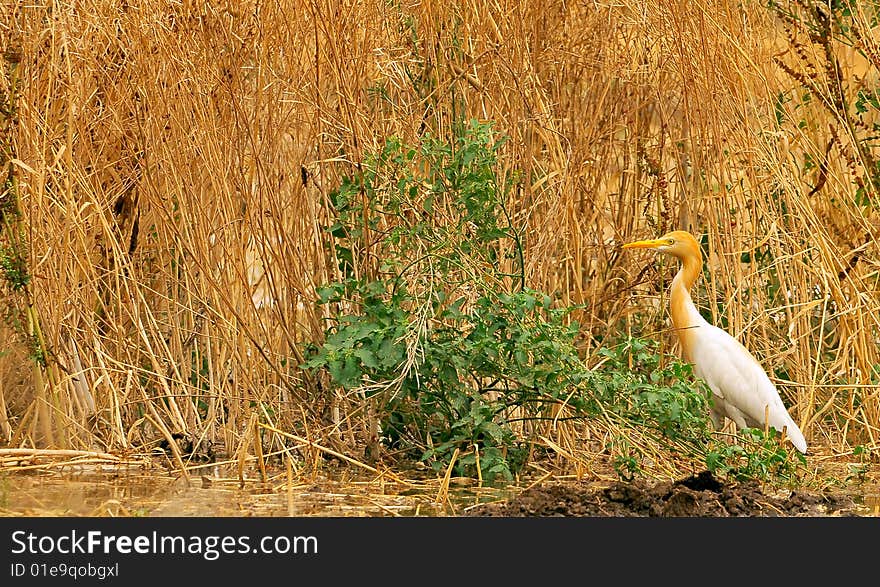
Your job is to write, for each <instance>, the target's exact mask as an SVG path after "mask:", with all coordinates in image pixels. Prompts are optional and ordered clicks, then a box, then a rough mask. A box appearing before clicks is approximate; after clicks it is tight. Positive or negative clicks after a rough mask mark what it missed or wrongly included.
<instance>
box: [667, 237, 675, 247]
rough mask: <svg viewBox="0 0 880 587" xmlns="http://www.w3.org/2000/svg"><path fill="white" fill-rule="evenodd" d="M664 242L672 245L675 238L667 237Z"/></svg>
mask: <svg viewBox="0 0 880 587" xmlns="http://www.w3.org/2000/svg"><path fill="white" fill-rule="evenodd" d="M666 243H667V244H670V245H674V244H675V239H674V238H671V239H668V240H667V241H666Z"/></svg>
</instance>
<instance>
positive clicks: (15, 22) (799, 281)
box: [0, 0, 880, 470]
mask: <svg viewBox="0 0 880 587" xmlns="http://www.w3.org/2000/svg"><path fill="white" fill-rule="evenodd" d="M765 4H766V3H763V2H743V3H731V2H724V1H720V0H702V1H697V2H692V1H687V2H685V1H668V0H662V1H660V0H649V1H647V2H644V1H630V0H623V1H622V2H602V1H597V2H559V1H556V2H549V3H537V2H525V1H521V0H520V1H515V0H498V1H492V2H475V1H472V0H471V1H468V0H460V1H457V2H453V3H449V2H433V1H425V2H398V1H393V0H361V1H359V2H351V1H331V0H313V1H310V2H298V1H287V0H271V1H257V0H245V1H234V2H233V1H229V2H212V1H195V0H183V1H180V2H167V1H164V0H162V1H160V0H131V1H128V2H117V1H113V2H111V1H108V0H91V1H89V0H82V1H46V2H39V1H36V2H34V1H28V2H24V1H23V0H7V1H6V2H4V3H3V6H2V7H0V49H2V52H3V56H4V57H3V59H4V60H3V63H2V65H3V67H4V69H3V75H2V76H0V95H2V96H3V97H4V100H6V102H5V104H10V103H11V102H14V107H15V108H14V110H13V109H10V108H6V109H5V110H4V112H3V114H2V116H3V127H2V135H0V136H2V141H3V145H2V147H3V163H4V167H5V166H7V165H8V166H9V168H10V169H11V172H12V174H13V176H14V178H15V183H14V185H13V187H9V184H7V189H5V191H4V193H3V198H4V202H3V207H2V210H3V214H4V220H3V222H4V224H3V232H2V234H3V237H2V243H0V244H2V245H3V246H5V247H10V246H12V244H14V242H13V241H11V240H10V239H12V238H13V237H12V236H10V235H13V234H19V235H21V238H22V242H23V243H24V244H25V245H26V250H27V267H28V271H29V274H30V275H31V279H30V281H29V282H28V284H27V285H26V287H24V288H23V289H19V290H16V291H13V290H12V289H11V288H9V287H6V286H4V289H3V296H4V305H5V306H6V307H7V310H6V312H5V318H6V319H5V320H4V321H3V323H2V325H0V340H2V350H3V352H2V354H0V399H2V402H0V435H2V439H0V442H2V443H5V444H7V445H9V446H12V447H31V446H34V447H46V448H64V449H78V450H99V451H108V452H125V451H134V452H137V451H146V450H149V448H150V447H152V446H154V445H155V443H157V442H159V441H161V440H162V439H165V440H166V441H167V442H170V443H171V444H172V445H174V444H175V442H176V440H177V439H179V434H180V433H181V432H185V433H187V434H188V435H190V436H191V437H192V441H193V442H194V443H196V444H197V445H205V446H207V445H208V443H209V442H210V443H213V444H214V445H222V446H225V450H226V452H227V453H228V454H229V455H232V454H237V453H236V451H239V449H242V450H247V447H248V446H253V442H254V441H255V439H254V435H255V434H262V435H263V436H262V439H256V442H257V443H258V446H260V447H261V450H262V452H263V453H266V454H269V453H273V452H276V451H278V450H281V449H282V448H283V447H284V446H285V445H287V444H289V438H287V435H286V434H281V433H275V432H274V431H275V430H278V431H280V430H292V431H295V432H296V438H302V439H303V440H302V441H301V442H302V443H303V446H307V445H308V444H309V443H315V444H314V445H315V446H318V445H320V446H325V447H327V449H326V450H333V451H338V453H339V454H347V455H350V456H351V457H354V458H356V459H361V458H364V452H363V451H364V448H363V447H364V445H365V444H366V443H367V439H368V438H369V437H370V434H371V433H374V430H373V427H372V423H371V422H370V417H369V414H370V410H369V409H368V407H367V406H364V405H363V402H362V401H361V400H360V399H359V398H358V397H356V396H345V395H342V394H335V395H334V394H333V393H331V392H328V391H327V390H326V389H324V388H323V387H321V386H320V385H319V382H317V381H314V380H312V379H310V378H309V376H308V375H307V374H306V373H304V372H303V371H301V370H300V369H298V368H297V365H298V364H299V363H300V362H301V361H302V359H303V357H302V345H303V343H305V342H307V341H319V340H320V339H321V337H322V334H323V330H324V325H325V318H327V316H326V315H323V312H325V311H326V310H325V309H324V308H325V307H323V306H317V305H316V304H315V303H314V302H315V300H316V293H315V292H316V287H318V286H319V285H320V284H322V283H326V282H328V281H331V280H333V279H335V278H337V277H338V275H337V274H336V272H337V271H338V268H337V267H338V264H337V263H336V262H335V259H333V258H332V255H328V253H327V252H326V251H327V250H328V248H327V246H326V245H327V239H328V235H327V233H326V232H325V228H326V227H328V226H330V225H331V224H332V222H333V220H332V212H331V209H330V207H329V205H328V201H327V197H328V194H329V193H330V191H331V190H332V189H333V188H334V187H335V186H337V185H338V184H339V182H340V180H341V178H342V177H343V176H346V175H349V174H352V173H355V172H356V171H357V170H358V169H359V166H360V164H361V162H362V161H363V160H364V158H365V156H366V155H367V154H369V153H371V152H374V151H375V150H376V149H377V148H378V147H379V146H380V145H381V144H382V143H383V142H384V140H385V139H386V138H387V137H389V136H398V137H400V138H401V139H402V140H404V141H413V140H414V139H415V138H416V137H418V136H419V135H420V134H421V133H423V132H425V131H426V130H427V131H430V132H431V133H433V134H435V135H439V136H447V135H448V134H449V133H450V132H451V130H450V129H451V128H452V125H453V123H454V122H455V120H456V117H458V118H476V119H479V120H486V121H493V122H494V124H495V128H496V130H497V131H498V132H500V133H504V134H507V135H509V137H510V140H509V141H508V142H507V143H506V145H505V147H504V151H503V157H502V172H503V173H504V174H507V175H510V176H513V174H515V173H518V174H520V176H519V177H520V178H521V179H520V182H519V184H518V189H516V190H513V192H512V193H511V201H510V202H509V206H510V209H511V210H512V211H513V213H514V216H513V222H514V224H515V225H516V226H519V227H522V228H523V229H524V234H525V260H526V267H525V271H526V280H527V283H528V284H529V285H530V286H531V287H534V288H538V289H543V290H545V291H548V292H554V293H557V294H559V295H560V297H561V299H562V301H563V302H565V303H568V302H571V303H584V304H586V308H587V309H586V310H584V311H582V312H581V313H580V315H578V316H577V318H578V319H579V320H580V321H581V323H582V324H583V325H584V341H585V342H584V349H585V357H586V360H590V357H591V353H592V351H593V350H594V348H595V346H596V342H595V338H594V337H596V336H597V335H604V334H605V333H606V332H608V331H610V330H613V329H618V328H628V329H630V330H631V331H633V332H634V333H638V334H641V335H643V336H652V337H659V338H661V339H662V340H664V342H666V343H668V344H671V340H672V338H671V337H670V336H669V333H668V332H666V331H665V330H664V328H665V321H666V318H665V316H666V311H665V306H664V303H663V300H662V296H663V294H662V291H661V289H660V288H659V282H660V277H661V276H659V275H657V273H656V272H655V271H654V270H653V269H652V267H653V265H652V266H651V267H648V266H647V265H648V264H649V263H651V264H653V259H651V260H649V259H647V258H645V257H640V256H626V257H621V255H620V251H619V245H620V243H622V242H625V241H627V240H630V239H634V238H643V237H648V236H652V235H654V234H655V233H660V232H662V231H665V230H667V229H672V228H676V227H682V228H689V229H691V230H692V231H693V232H695V233H699V234H702V235H705V237H706V239H707V244H708V247H709V249H710V250H711V256H710V257H709V259H708V260H709V263H710V267H711V272H710V273H708V276H709V277H708V279H707V280H705V281H704V282H703V288H702V289H701V290H700V292H699V295H698V296H697V298H698V299H697V302H698V305H701V306H704V307H707V308H708V309H709V310H710V311H711V312H712V314H713V316H714V317H715V321H716V323H718V322H719V321H720V320H721V317H722V315H723V317H724V319H725V324H724V325H725V327H726V328H727V329H728V330H729V331H730V332H732V333H734V334H735V335H737V336H739V337H740V338H741V340H742V341H743V342H744V344H745V345H746V346H747V347H748V348H750V349H752V350H753V352H754V353H755V354H756V355H757V356H759V357H760V359H761V361H762V362H763V364H764V365H765V366H766V367H767V368H768V370H769V371H770V373H771V375H772V376H773V377H774V378H775V379H776V380H777V382H778V383H779V384H780V389H781V391H782V394H783V397H784V400H785V402H786V403H787V404H788V405H791V406H793V408H792V410H791V412H792V415H793V416H794V418H795V419H796V421H798V423H799V424H800V425H801V426H802V428H803V429H804V431H805V433H806V435H807V438H808V440H809V442H810V445H811V449H812V450H814V451H815V452H817V453H819V454H832V453H834V454H839V453H841V452H844V451H849V450H851V449H852V448H853V447H854V446H856V445H860V444H861V445H866V446H868V447H870V448H877V446H878V433H880V424H878V422H880V391H878V389H880V388H878V385H877V384H878V376H880V375H878V369H880V368H878V365H880V347H878V336H880V287H878V283H880V273H878V271H880V249H878V226H880V223H878V216H877V212H876V209H875V207H872V206H866V205H861V204H859V203H858V202H857V201H856V194H855V191H856V190H855V187H854V186H855V185H856V184H855V182H856V181H857V180H856V177H858V176H859V173H861V171H860V170H861V169H862V167H860V159H859V158H860V157H863V156H864V153H860V152H859V151H858V149H857V148H856V146H855V143H854V142H853V137H854V134H853V129H852V128H849V127H847V126H846V125H843V124H841V121H842V120H844V118H842V117H841V115H840V112H839V109H840V107H841V106H840V104H839V103H838V102H836V101H835V100H831V101H830V102H829V103H828V104H825V103H822V101H821V100H819V99H818V98H817V97H816V96H814V97H813V99H812V100H809V101H808V100H805V99H804V95H805V94H806V93H808V90H809V87H808V86H810V85H812V86H815V87H813V90H814V91H816V92H819V93H823V92H824V94H823V95H827V96H831V97H834V96H837V97H838V98H840V99H841V100H842V99H846V100H853V99H855V92H856V91H857V90H858V88H860V87H876V84H877V82H878V79H877V73H878V71H880V63H878V62H877V55H878V54H880V52H878V48H877V46H876V42H874V41H872V39H877V38H880V37H878V31H877V29H876V28H874V29H871V25H870V19H869V18H868V17H867V16H865V15H862V17H861V18H862V20H860V21H859V22H860V23H861V29H860V31H861V34H860V37H859V38H860V39H861V43H862V45H863V47H864V49H863V50H862V51H861V53H860V52H858V51H855V50H847V49H846V48H842V49H840V48H835V50H838V53H836V54H835V56H836V59H837V60H838V63H839V64H840V67H841V70H840V76H842V79H843V83H842V86H841V88H838V89H834V88H827V87H824V86H822V84H823V83H826V82H827V80H828V75H826V73H827V70H826V69H823V67H825V65H824V64H827V57H828V56H827V55H826V54H824V53H823V52H822V46H821V45H820V44H816V43H814V42H812V41H811V40H810V39H809V37H808V35H807V33H806V32H805V31H803V30H800V29H799V28H798V27H797V26H796V24H792V23H791V22H787V21H786V20H785V19H784V18H780V17H779V16H777V15H775V14H774V13H772V12H770V11H769V10H768V9H766V7H765ZM792 7H793V9H797V10H801V9H802V8H799V7H798V6H796V5H795V4H792ZM857 18H858V16H857ZM863 54H864V55H868V58H867V59H866V58H865V57H863V56H862V55H863ZM871 84H874V85H873V86H872V85H871ZM812 86H810V87H812ZM863 122H864V123H867V124H870V122H871V121H863ZM808 160H809V161H812V162H813V164H814V166H813V168H808V166H807V167H805V161H808ZM4 173H5V172H4ZM820 180H821V183H822V185H821V186H820V189H814V188H815V187H816V185H817V184H818V183H819V181H820ZM864 180H865V178H864V177H862V179H861V181H863V182H864ZM869 183H870V182H869ZM869 189H871V188H870V185H869ZM872 197H873V198H874V202H875V204H876V202H877V201H880V199H878V198H877V194H876V192H873V193H872ZM10 202H12V203H15V205H17V206H18V207H19V212H20V215H16V214H15V213H14V212H13V210H12V208H11V204H10ZM15 238H18V237H15ZM4 250H6V249H4ZM762 259H771V260H772V261H771V262H762ZM664 269H666V270H670V271H671V270H672V267H665V268H664ZM663 275H664V276H665V275H668V272H664V274H663ZM779 292H782V293H781V294H780V293H779ZM636 294H638V295H636ZM40 353H42V357H41V358H40V355H39V354H40ZM35 354H36V358H35ZM252 418H256V419H257V420H259V421H260V422H262V423H264V424H265V425H262V426H260V427H257V426H255V425H254V424H253V422H255V421H256V420H254V419H252ZM576 426H578V424H574V423H570V422H569V423H566V424H560V425H559V426H555V427H553V428H552V429H550V430H547V431H546V433H545V434H546V438H547V439H548V443H550V446H557V447H558V446H562V447H565V449H566V450H565V453H558V454H568V451H575V450H576V449H577V444H578V443H577V440H576V438H575V436H576V435H575V434H574V433H573V430H575V428H574V427H576ZM371 431H373V432H371ZM592 433H593V432H591V431H590V430H589V429H587V430H586V432H584V431H583V430H579V431H578V433H577V434H578V435H581V437H583V434H586V436H587V437H589V435H590V434H592ZM174 454H175V455H176V456H175V460H176V461H177V464H178V465H179V466H183V465H184V464H185V463H184V461H185V460H186V458H187V456H186V454H184V453H183V452H180V451H177V450H175V451H174ZM241 454H243V453H241ZM563 460H565V459H563ZM577 466H578V467H580V465H577ZM578 470H580V469H578Z"/></svg>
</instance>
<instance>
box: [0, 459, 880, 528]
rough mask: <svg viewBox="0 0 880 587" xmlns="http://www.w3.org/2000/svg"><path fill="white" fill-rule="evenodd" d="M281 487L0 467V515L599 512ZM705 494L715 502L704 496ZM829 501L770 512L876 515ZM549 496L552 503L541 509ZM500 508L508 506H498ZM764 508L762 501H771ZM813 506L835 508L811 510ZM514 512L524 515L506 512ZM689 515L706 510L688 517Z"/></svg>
mask: <svg viewBox="0 0 880 587" xmlns="http://www.w3.org/2000/svg"><path fill="white" fill-rule="evenodd" d="M290 481H291V482H288V476H287V474H286V472H285V471H267V476H266V481H265V482H264V481H262V476H261V475H259V474H254V473H250V474H246V475H245V479H244V481H243V482H242V480H241V479H239V478H238V477H237V475H236V473H235V471H233V470H231V467H220V466H217V467H208V468H202V469H199V470H197V471H193V472H191V473H190V474H189V479H188V480H187V479H185V478H183V477H181V476H180V475H178V474H174V473H170V472H168V471H165V470H164V469H161V470H143V469H131V470H126V469H119V468H114V469H110V470H101V469H100V468H81V469H78V470H64V471H57V470H53V471H37V472H14V471H6V472H3V471H0V516H183V517H202V516H449V515H453V516H455V515H470V514H478V515H493V514H492V513H489V512H491V508H492V507H493V504H494V505H495V506H497V505H502V506H503V507H506V508H507V510H506V511H507V513H506V514H504V513H502V515H602V514H601V513H597V512H600V511H602V508H600V509H599V510H596V511H594V512H593V513H589V512H590V511H591V510H589V509H585V507H586V506H587V505H589V504H590V503H591V502H590V501H589V500H591V499H593V497H592V496H594V495H596V493H595V491H596V489H595V488H593V487H588V486H587V485H585V484H584V483H583V482H581V483H570V484H568V485H566V486H564V487H562V488H561V489H560V488H559V487H555V488H551V489H552V491H550V492H549V493H548V491H547V490H541V491H539V493H538V494H534V492H531V493H530V492H529V491H526V492H522V491H521V489H522V488H520V490H517V489H515V488H510V489H507V490H503V489H498V488H486V487H477V486H475V484H474V482H473V481H470V480H465V479H452V482H451V483H450V484H449V485H448V486H446V485H443V484H442V483H441V482H440V481H439V480H438V479H426V480H425V481H423V482H420V481H410V480H401V479H392V480H388V479H385V478H381V477H380V478H376V476H375V475H372V476H368V477H358V476H356V475H354V476H353V475H352V474H351V472H349V471H342V472H325V473H323V474H316V475H311V476H308V477H302V476H301V477H298V478H294V477H291V478H290ZM539 489H540V488H539ZM729 489H730V488H725V491H728V490H729ZM733 489H734V490H735V491H739V492H740V493H739V494H735V495H733V496H732V499H734V500H737V499H739V502H742V501H743V500H745V501H746V502H750V503H751V502H757V501H760V500H761V499H762V497H763V496H762V495H760V494H758V495H757V496H754V495H753V496H748V495H746V493H744V492H743V491H742V488H739V489H737V488H733ZM626 490H627V492H629V491H632V490H637V491H638V492H640V493H639V495H642V496H643V497H645V498H646V499H655V497H656V500H657V501H658V502H661V500H667V501H668V499H669V495H667V494H666V493H664V494H663V495H662V496H661V494H660V493H658V492H657V489H656V487H655V488H650V487H644V488H641V489H639V488H636V487H635V486H633V487H628V488H626ZM560 491H561V492H560ZM719 491H720V490H719ZM545 493H546V494H547V495H544V494H545ZM655 494H656V496H655ZM670 495H671V494H670ZM548 496H549V497H548ZM560 496H561V497H560ZM652 496H655V497H652ZM707 497H709V498H711V499H710V501H712V502H716V501H717V500H716V499H715V498H714V496H712V495H708V496H707ZM728 497H731V496H728ZM813 497H815V499H812V498H813ZM828 497H829V496H828V494H826V493H823V494H815V496H811V495H808V494H806V493H802V494H801V495H800V496H799V497H798V499H799V500H800V501H798V502H797V503H798V504H801V503H805V504H807V506H809V507H806V506H805V507H802V508H800V509H792V510H791V511H790V512H788V513H786V512H784V511H782V510H781V509H778V508H775V506H774V509H777V510H778V514H776V513H774V514H771V515H844V516H878V515H880V485H876V484H874V483H871V484H868V485H862V486H859V487H855V488H851V489H850V490H848V491H846V492H837V493H836V494H834V495H831V496H830V497H831V498H832V499H831V501H829V500H828ZM550 498H552V499H550ZM548 499H550V501H551V502H552V503H549V502H548V504H544V502H546V501H547V500H548ZM631 501H632V500H628V501H627V503H630V502H631ZM506 502H510V504H509V505H504V504H505V503H506ZM606 502H607V500H606ZM765 502H766V503H770V498H769V497H767V499H766V500H765ZM822 502H827V503H832V504H837V505H835V506H834V507H832V508H825V509H816V507H813V505H815V504H821V503H822ZM779 503H782V502H777V505H778V504H779ZM486 504H489V505H488V509H487V505H486ZM811 504H812V505H811ZM649 505H650V504H649ZM771 505H772V504H771ZM796 505H797V504H796ZM547 507H549V509H546V508H547ZM542 508H543V509H542ZM560 508H561V509H560ZM655 509H656V508H655ZM545 510H546V511H545ZM516 511H521V512H525V513H521V514H515V513H511V512H516ZM646 511H648V510H646ZM660 511H664V510H660ZM483 512H486V513H483ZM528 512H532V513H531V514H529V513H528ZM579 512H580V513H579ZM825 512H827V513H825ZM494 515H498V514H497V513H496V514H494ZM611 515H614V514H611ZM627 515H628V514H627ZM640 515H644V514H640ZM684 515H689V514H684ZM691 515H712V514H711V513H709V512H708V511H707V512H703V513H699V512H697V511H695V513H694V514H691ZM726 515H730V514H726ZM733 515H738V514H733ZM739 515H764V514H762V513H758V512H753V513H752V514H749V513H744V514H739Z"/></svg>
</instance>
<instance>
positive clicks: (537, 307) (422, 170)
mask: <svg viewBox="0 0 880 587" xmlns="http://www.w3.org/2000/svg"><path fill="white" fill-rule="evenodd" d="M503 142H504V141H503V139H496V138H495V137H494V132H493V130H492V127H491V126H490V125H486V124H477V123H475V122H472V123H471V124H469V125H468V126H465V127H462V128H459V129H458V134H457V135H456V137H455V138H454V140H453V141H451V142H444V141H441V140H439V139H436V138H433V137H431V136H425V137H424V138H422V139H421V141H420V142H419V143H418V144H416V145H407V144H404V143H403V142H401V141H399V140H397V139H390V140H389V141H388V142H387V143H386V145H385V146H384V148H383V149H382V150H381V151H380V153H379V154H378V155H376V156H374V157H370V158H368V159H367V160H366V161H365V163H364V164H363V166H362V170H361V173H359V174H357V175H355V176H352V177H348V178H346V179H345V180H344V181H343V182H342V184H341V185H340V187H339V188H338V189H337V190H336V191H334V192H333V193H332V194H331V197H330V203H331V205H332V206H333V212H334V213H335V216H336V222H335V223H334V224H333V225H332V226H331V227H330V228H329V229H328V232H329V236H330V238H329V239H328V243H329V246H331V247H332V250H333V252H334V253H335V256H336V259H337V260H338V273H339V276H340V278H339V279H338V280H337V281H335V282H332V283H329V284H326V285H324V286H323V287H321V288H320V289H319V290H318V294H319V297H320V300H319V303H320V304H327V305H329V306H330V308H331V311H330V315H331V316H332V319H331V322H330V324H328V327H327V329H326V332H325V337H324V341H323V342H322V343H321V344H312V345H310V347H309V348H308V349H307V354H306V356H307V360H306V361H305V363H304V364H303V367H305V368H307V369H310V370H312V371H313V372H316V373H324V374H325V375H326V376H327V377H328V378H329V381H330V382H331V384H332V386H334V387H336V388H338V389H342V390H344V391H346V392H348V393H356V394H361V397H364V398H365V399H367V401H373V402H375V404H374V405H375V406H376V414H377V417H378V418H379V425H380V428H381V436H382V441H383V442H384V443H385V444H386V445H387V446H389V447H391V448H393V449H395V450H397V451H400V452H403V453H405V454H408V455H409V456H410V457H411V458H417V459H421V460H423V461H425V462H427V463H429V464H430V465H431V466H433V467H434V468H435V469H436V470H442V469H445V468H446V467H448V466H449V463H450V462H451V460H452V458H453V454H455V451H456V450H458V451H459V458H458V459H457V460H456V461H455V463H456V464H455V467H456V472H457V473H458V474H459V475H475V474H477V473H479V474H480V475H481V476H482V477H483V478H484V479H486V480H487V481H489V482H492V481H493V480H495V479H506V480H509V479H511V478H512V477H513V476H514V474H516V473H517V472H518V471H519V470H520V469H521V468H522V466H523V464H524V463H525V459H526V457H527V455H528V454H529V450H528V449H529V446H530V443H531V441H532V440H533V438H534V436H535V435H536V433H537V432H539V431H540V427H541V426H542V424H543V423H545V422H546V421H548V420H550V419H551V418H553V417H555V416H557V415H558V414H557V413H556V411H555V410H556V409H557V408H558V407H559V406H561V405H565V406H566V410H567V411H566V417H579V418H588V417H594V416H596V415H599V414H602V415H603V417H606V418H607V417H608V416H611V417H612V418H613V419H614V420H615V421H616V422H617V423H619V424H620V425H621V432H619V434H624V435H625V430H626V428H627V427H629V429H630V430H632V428H633V427H639V429H640V430H641V431H642V433H643V434H644V433H647V434H648V435H650V436H653V437H655V438H657V439H659V440H660V441H661V442H664V443H666V444H667V445H668V446H669V447H670V448H672V449H673V450H685V451H686V452H687V453H688V455H689V456H700V457H704V456H706V455H707V454H709V450H710V449H709V442H710V440H709V439H710V435H709V433H708V432H709V429H710V428H709V424H708V419H707V410H708V405H707V397H708V390H707V388H706V387H705V385H702V384H700V383H696V384H695V383H694V382H693V381H694V379H693V374H692V371H691V368H690V366H689V365H686V364H684V363H682V362H680V361H678V360H677V359H675V358H674V357H671V356H665V355H660V354H659V353H658V352H657V345H656V343H654V342H651V341H647V340H641V339H638V338H624V339H621V340H619V341H618V342H617V343H613V344H608V345H607V346H606V347H604V348H602V349H600V350H599V351H598V355H597V358H598V359H599V360H600V365H601V369H591V368H590V367H588V366H587V364H586V362H585V361H584V359H583V358H582V357H581V356H580V354H579V352H578V346H577V340H578V336H579V334H580V332H579V331H580V327H579V325H578V323H577V322H576V321H574V320H573V319H572V316H571V313H572V311H573V310H575V309H577V307H575V306H569V307H561V308H560V307H556V305H555V304H554V300H553V299H552V297H551V296H550V295H548V294H546V293H543V292H540V291H535V290H533V289H529V288H528V287H526V285H525V279H524V275H523V254H522V251H523V248H522V240H521V238H522V237H521V234H520V232H519V231H518V229H517V228H516V227H514V226H513V225H512V223H511V219H510V215H509V214H508V213H507V211H506V209H505V205H504V204H505V201H506V194H507V193H508V189H509V185H506V184H505V185H500V184H499V181H498V174H497V172H496V163H497V156H498V152H499V150H500V149H501V147H502V145H503ZM514 179H515V178H514ZM502 267H506V268H507V269H506V270H503V269H502ZM609 340H611V339H609ZM631 445H632V443H629V442H628V441H627V439H626V438H620V439H618V440H615V441H612V442H611V443H610V445H609V449H610V450H611V452H612V453H614V452H615V451H617V454H612V457H613V461H614V462H615V463H616V465H615V466H616V467H617V469H618V471H619V473H620V474H621V476H630V475H633V474H635V473H637V472H638V471H639V460H638V459H636V458H635V457H634V456H633V454H632V451H631V450H630V448H626V447H631ZM475 448H477V449H478V450H479V455H478V454H477V453H476V452H475V450H474V449H475ZM478 462H479V467H480V471H479V472H477V470H476V465H477V463H478ZM719 462H720V461H719ZM719 467H720V465H719Z"/></svg>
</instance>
